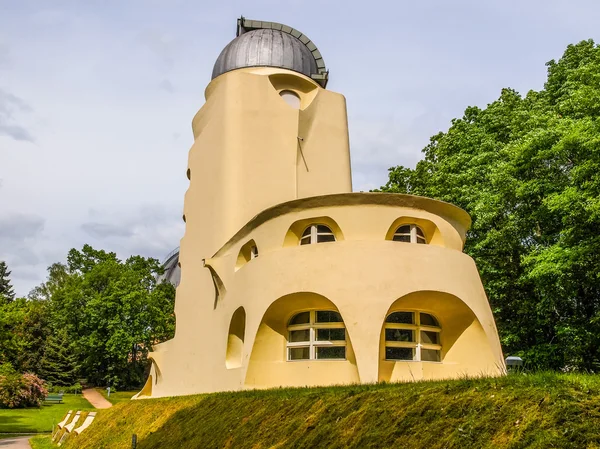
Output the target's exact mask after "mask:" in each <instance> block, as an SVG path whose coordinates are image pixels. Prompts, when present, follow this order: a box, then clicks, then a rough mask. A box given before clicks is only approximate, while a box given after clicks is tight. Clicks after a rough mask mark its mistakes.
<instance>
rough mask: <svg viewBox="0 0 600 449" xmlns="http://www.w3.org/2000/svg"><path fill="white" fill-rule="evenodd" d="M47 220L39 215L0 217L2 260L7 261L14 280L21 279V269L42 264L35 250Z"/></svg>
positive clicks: (0, 255) (0, 251)
mask: <svg viewBox="0 0 600 449" xmlns="http://www.w3.org/2000/svg"><path fill="white" fill-rule="evenodd" d="M44 225H45V220H44V219H43V218H42V217H40V216H38V215H26V214H12V215H8V216H4V217H0V260H5V261H6V262H7V263H8V265H9V269H10V270H12V272H13V273H12V276H13V279H14V278H18V277H21V269H20V268H19V267H28V266H29V267H31V266H33V265H37V264H38V263H39V262H40V258H39V256H38V254H37V252H36V250H35V249H34V248H36V245H35V242H36V240H37V239H38V238H39V237H40V236H41V234H42V231H43V230H44Z"/></svg>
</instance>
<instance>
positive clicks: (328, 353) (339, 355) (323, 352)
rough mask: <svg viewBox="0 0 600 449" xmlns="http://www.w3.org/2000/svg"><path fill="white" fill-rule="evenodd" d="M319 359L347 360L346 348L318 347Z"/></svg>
mask: <svg viewBox="0 0 600 449" xmlns="http://www.w3.org/2000/svg"><path fill="white" fill-rule="evenodd" d="M315 349H316V350H317V359H345V358H346V347H345V346H317V347H316V348H315Z"/></svg>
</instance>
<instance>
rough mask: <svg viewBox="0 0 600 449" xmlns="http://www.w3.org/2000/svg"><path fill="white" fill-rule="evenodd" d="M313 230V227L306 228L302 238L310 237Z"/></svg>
mask: <svg viewBox="0 0 600 449" xmlns="http://www.w3.org/2000/svg"><path fill="white" fill-rule="evenodd" d="M311 229H312V226H309V227H308V228H306V229H305V230H304V232H303V233H302V237H306V236H309V235H310V230H311Z"/></svg>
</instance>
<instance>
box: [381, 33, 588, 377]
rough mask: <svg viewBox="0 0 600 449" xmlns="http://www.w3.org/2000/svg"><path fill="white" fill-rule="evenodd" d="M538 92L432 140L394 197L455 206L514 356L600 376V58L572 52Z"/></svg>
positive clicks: (393, 174) (471, 117)
mask: <svg viewBox="0 0 600 449" xmlns="http://www.w3.org/2000/svg"><path fill="white" fill-rule="evenodd" d="M547 66H548V79H547V82H546V84H545V88H544V89H543V90H542V91H540V92H534V91H530V92H529V93H528V94H527V95H526V96H525V97H522V96H521V95H519V94H518V93H517V92H515V91H514V90H511V89H504V90H503V91H502V93H501V95H500V98H499V99H498V100H496V101H494V102H493V103H491V104H489V105H488V106H487V108H485V109H480V108H477V107H469V108H467V109H466V110H465V113H464V116H463V117H462V118H460V119H455V120H453V122H452V126H451V127H450V129H449V130H448V131H447V132H443V133H439V134H438V135H436V136H434V137H432V138H431V142H430V144H429V145H428V146H427V147H426V148H425V149H424V150H423V152H424V154H425V157H424V159H423V160H422V161H420V162H419V163H418V164H417V166H416V168H415V169H414V170H412V169H409V168H406V167H402V166H398V167H393V168H391V169H390V177H389V182H388V183H387V184H386V185H385V186H384V187H382V188H381V190H383V191H387V192H400V193H411V194H416V195H423V196H428V197H433V198H437V199H441V200H444V201H448V202H451V203H454V204H456V205H458V206H460V207H463V208H464V209H466V210H467V212H469V213H470V214H471V216H472V218H473V225H472V229H471V231H470V232H469V235H468V241H467V245H466V248H465V250H466V252H467V253H468V254H470V255H471V256H472V257H473V258H474V259H475V261H476V263H477V266H478V267H479V270H480V272H481V276H482V278H483V283H484V286H485V288H486V290H487V293H488V296H489V299H490V302H491V304H492V307H493V311H494V314H495V317H496V320H497V324H498V327H499V332H500V336H501V341H502V345H503V348H504V351H505V353H507V354H512V355H522V356H524V357H525V359H526V361H527V362H529V364H530V365H531V366H535V367H539V368H552V369H564V370H570V369H578V370H591V371H598V370H600V350H599V349H600V233H599V232H598V231H599V230H600V48H599V47H598V46H596V45H595V44H594V42H593V41H591V40H590V41H583V42H580V43H579V44H577V45H571V46H569V47H568V48H567V50H566V51H565V53H564V55H563V57H562V58H561V59H560V60H559V61H558V62H556V61H554V60H553V61H550V62H549V63H548V64H547Z"/></svg>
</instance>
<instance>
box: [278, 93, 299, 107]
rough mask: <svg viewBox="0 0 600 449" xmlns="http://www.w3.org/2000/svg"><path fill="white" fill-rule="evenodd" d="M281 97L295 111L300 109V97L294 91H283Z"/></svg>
mask: <svg viewBox="0 0 600 449" xmlns="http://www.w3.org/2000/svg"><path fill="white" fill-rule="evenodd" d="M279 96H280V97H281V98H283V101H285V102H286V103H287V104H289V105H290V106H291V107H293V108H294V109H300V97H299V96H298V94H297V93H296V92H294V91H292V90H282V91H281V92H279Z"/></svg>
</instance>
